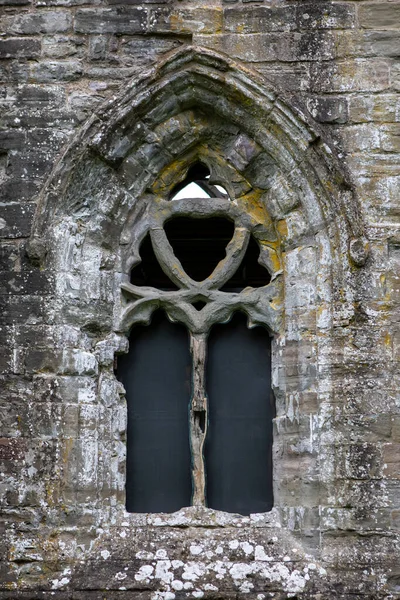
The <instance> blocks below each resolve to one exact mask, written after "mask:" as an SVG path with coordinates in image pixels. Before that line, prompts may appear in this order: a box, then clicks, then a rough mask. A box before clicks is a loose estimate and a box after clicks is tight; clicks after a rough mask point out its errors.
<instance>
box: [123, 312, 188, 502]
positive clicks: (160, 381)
mask: <svg viewBox="0 0 400 600" xmlns="http://www.w3.org/2000/svg"><path fill="white" fill-rule="evenodd" d="M118 376H119V379H120V380H121V381H122V383H123V384H124V386H125V388H126V396H127V402H128V436H127V482H126V508H127V510H128V511H129V512H173V511H175V510H178V509H180V508H181V507H183V506H189V505H190V499H191V493H192V485H191V474H190V447H189V425H188V405H189V400H190V386H191V383H190V377H191V361H190V354H189V342H188V334H187V331H186V329H185V328H184V327H183V326H181V325H176V324H172V323H170V322H169V321H168V320H167V318H166V315H165V314H164V313H162V312H157V313H155V314H154V316H153V319H152V322H151V324H150V325H149V326H147V327H146V326H138V327H134V328H133V330H132V333H131V335H130V349H129V353H128V354H127V355H123V356H120V357H118Z"/></svg>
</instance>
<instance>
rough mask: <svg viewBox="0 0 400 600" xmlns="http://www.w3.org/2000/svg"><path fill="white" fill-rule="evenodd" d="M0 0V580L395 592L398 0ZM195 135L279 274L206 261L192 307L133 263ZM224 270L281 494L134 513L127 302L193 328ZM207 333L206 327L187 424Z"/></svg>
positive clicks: (41, 594)
mask: <svg viewBox="0 0 400 600" xmlns="http://www.w3.org/2000/svg"><path fill="white" fill-rule="evenodd" d="M0 4H1V5H2V6H3V9H2V14H1V17H0V18H1V30H2V37H1V39H0V58H3V59H4V60H3V61H2V64H1V66H0V113H1V117H0V262H1V267H2V268H1V271H0V288H1V293H0V328H1V350H0V372H1V374H0V380H1V383H0V423H1V425H0V429H1V431H0V437H1V439H0V459H2V469H1V472H2V476H3V481H2V484H1V487H0V502H1V506H2V518H1V520H0V599H2V600H5V599H7V600H17V599H20V600H33V598H35V600H36V599H39V598H41V599H43V600H50V599H53V598H54V599H55V600H72V599H73V600H103V598H107V600H117V599H118V600H128V599H129V600H131V598H132V597H133V596H134V598H135V600H136V599H137V600H155V599H158V600H174V598H175V600H179V599H180V598H181V597H182V598H183V596H185V597H186V596H187V597H188V598H190V599H192V598H200V597H202V598H204V600H215V599H216V598H218V599H221V600H231V599H232V598H233V597H235V598H237V599H238V600H244V599H245V598H246V599H247V600H263V599H264V596H265V597H267V596H271V597H272V596H273V597H274V598H276V599H278V598H279V600H286V599H287V598H289V597H296V598H299V600H300V599H301V600H321V598H324V599H325V598H326V599H330V598H331V597H335V598H336V597H337V598H338V599H340V600H349V599H350V598H352V599H353V598H359V599H360V600H394V598H397V596H398V594H399V589H400V583H399V582H400V565H399V564H398V560H397V556H398V540H399V537H398V536H399V532H400V516H399V515H400V501H399V498H400V475H399V472H400V469H399V444H400V417H399V407H398V405H399V401H398V390H399V388H400V375H399V364H400V333H399V332H400V326H399V308H400V294H399V292H400V276H399V273H400V210H399V197H400V174H399V173H400V143H399V138H400V133H399V123H400V97H399V93H398V92H399V89H400V75H399V73H400V69H399V67H398V65H397V62H396V59H397V58H398V56H399V53H400V48H399V39H400V37H399V29H400V25H399V18H398V12H399V2H398V1H397V0H396V1H388V0H382V1H381V2H378V1H377V0H371V1H369V2H360V1H358V2H355V1H354V2H353V1H351V2H347V1H346V2H345V1H343V2H342V1H335V2H333V1H331V0H319V1H318V2H310V1H303V2H288V3H279V2H272V1H270V0H264V1H261V2H252V0H223V1H220V0H215V1H214V2H210V1H207V0H193V1H191V2H187V1H184V0H180V1H179V2H178V1H177V2H167V1H166V0H159V1H158V0H143V2H139V0H127V1H126V2H122V1H120V0H105V1H104V2H100V3H99V2H98V0H37V1H36V2H35V3H34V6H33V5H32V7H31V6H30V0H0ZM192 43H193V44H194V45H195V46H196V48H195V49H193V48H191V47H189V44H192ZM200 47H202V48H203V49H200ZM204 48H208V50H205V49H204ZM153 66H154V67H155V68H154V69H152V67H153ZM196 160H198V161H201V162H202V163H204V164H205V165H207V167H208V168H209V169H210V171H211V176H210V178H211V179H212V181H213V182H214V183H218V184H219V185H222V186H223V187H224V188H226V189H227V191H228V193H229V196H230V198H231V200H229V201H228V205H227V206H226V205H224V206H220V205H218V208H217V212H218V215H219V216H220V215H223V214H225V211H226V210H228V212H229V214H230V218H231V220H234V221H235V222H236V224H237V225H239V224H240V227H242V228H243V229H246V228H247V227H251V228H253V230H254V231H253V230H252V231H253V234H254V239H256V241H257V243H258V244H259V246H260V254H259V257H258V258H259V261H260V264H262V265H263V266H264V268H265V267H266V268H267V269H268V271H269V273H270V276H271V279H272V282H271V283H270V284H268V285H267V286H266V289H265V290H264V291H260V290H259V289H257V294H258V295H257V294H256V295H255V294H254V291H253V290H251V289H249V288H247V290H243V291H242V292H237V293H236V296H234V297H233V298H232V297H231V296H232V294H231V293H230V292H217V291H216V290H215V289H203V287H204V286H203V287H202V286H201V285H200V287H202V289H201V294H200V296H201V298H198V297H196V298H195V297H194V296H193V297H192V298H191V300H192V301H193V302H195V303H197V302H199V301H203V302H205V300H207V302H206V303H205V307H201V308H202V310H198V309H195V308H193V314H194V315H195V317H193V320H192V321H190V320H189V321H190V322H189V321H188V320H187V319H188V315H189V312H188V310H187V299H186V300H185V302H186V304H185V302H183V303H182V304H181V306H180V309H179V310H180V311H181V312H179V311H178V310H177V305H176V301H175V300H171V299H170V298H169V299H166V296H168V294H170V295H171V294H174V293H175V292H165V291H164V290H157V295H156V296H153V297H152V298H150V300H149V296H148V294H150V293H153V292H151V288H150V292H149V291H148V290H149V288H146V286H139V291H137V290H134V291H132V288H131V287H129V284H128V283H127V282H128V281H129V274H130V268H131V266H132V264H137V261H138V256H139V254H138V251H139V247H140V243H141V241H142V239H143V238H144V236H145V234H146V232H147V229H148V227H149V226H150V225H151V223H153V224H154V222H155V221H157V219H161V215H164V218H167V216H166V215H170V216H171V215H172V213H171V214H170V212H169V211H171V210H173V202H174V201H172V202H166V204H165V206H164V205H162V209H160V210H154V214H151V215H150V213H151V211H150V207H153V208H154V207H155V206H159V207H160V206H161V204H160V205H158V204H157V203H158V202H162V201H163V199H167V198H168V197H170V194H171V192H172V190H173V189H174V186H176V185H177V184H179V183H180V182H182V181H183V180H184V178H185V176H186V172H187V170H188V169H189V168H190V166H191V165H192V164H193V162H194V161H196ZM51 173H52V174H51ZM48 176H50V179H49V180H48V182H47V183H46V182H45V180H46V178H47V177H48ZM211 185H213V184H211ZM160 199H161V200H160ZM217 202H218V200H217V201H214V202H210V206H211V207H212V209H213V210H215V209H216V206H217ZM175 206H177V205H175ZM181 208H182V210H184V213H185V217H187V216H190V215H193V211H194V213H195V215H196V217H203V218H204V217H205V216H206V211H205V202H204V203H203V205H202V206H201V202H199V201H189V202H187V203H186V204H185V205H184V206H183V205H182V206H181ZM239 213H240V214H239ZM161 220H162V219H161ZM155 229H156V230H157V227H156V228H155ZM160 231H161V229H160ZM156 235H157V233H154V237H156ZM28 241H29V244H28ZM236 244H237V240H236V241H235V242H234V243H232V244H231V245H230V246H229V249H228V250H227V254H228V256H229V257H231V258H232V256H231V254H230V252H231V249H232V248H233V247H235V248H236V250H237V249H238V246H237V245H236ZM156 245H157V243H156ZM168 251H169V249H168V246H167V245H165V244H164V246H163V250H162V251H161V252H159V254H160V256H161V259H160V260H161V261H163V260H164V262H165V261H166V262H167V263H168V260H167V259H166V257H167V255H168ZM170 258H171V257H170ZM163 264H164V263H163ZM168 265H169V266H168ZM225 266H226V265H225ZM175 267H176V265H175V266H174V264H173V263H172V262H171V261H169V263H168V264H164V268H165V269H166V270H167V271H168V269H170V270H171V269H172V272H173V274H174V273H175V275H174V277H175V278H176V279H177V280H178V281H180V279H179V278H180V277H182V273H180V272H179V269H178V270H177V271H176V268H175ZM219 268H221V267H219ZM121 286H122V289H123V292H122V293H121ZM196 286H197V287H196ZM189 288H190V289H191V290H192V291H189V294H190V293H192V294H193V293H194V292H193V290H194V289H196V290H197V292H198V291H199V286H198V282H197V283H195V285H194V286H193V285H192V286H189ZM197 292H196V293H197ZM185 293H186V292H185ZM219 293H220V294H221V295H222V296H221V297H220V298H219V299H218V302H219V303H220V304H219V307H220V309H221V310H223V311H225V312H224V315H225V316H224V315H222V316H221V315H220V319H222V320H226V319H227V318H228V317H229V314H228V312H227V310H228V309H227V301H228V299H229V302H232V303H233V304H231V305H230V308H229V310H233V308H234V309H235V310H238V309H240V310H245V309H246V310H247V312H248V315H253V317H254V315H256V317H257V319H259V320H260V319H262V318H264V319H266V318H267V317H266V315H268V319H269V320H268V321H267V323H268V328H269V333H270V335H271V338H272V389H273V393H274V398H275V409H276V418H275V419H274V433H273V468H274V489H273V492H274V508H273V510H271V511H270V512H267V513H263V514H257V515H250V516H241V515H236V514H231V513H224V512H222V511H214V510H212V509H210V508H206V507H204V506H199V507H196V506H191V507H184V508H182V509H181V510H179V511H177V512H176V513H172V514H170V513H164V514H135V513H128V512H127V511H126V510H125V485H126V470H127V469H126V451H127V439H126V438H127V433H126V428H127V410H126V398H125V390H124V388H123V386H122V384H121V383H120V382H119V381H118V380H117V379H116V377H115V373H114V368H115V367H116V366H118V357H117V355H119V354H120V353H125V352H126V351H127V349H128V348H127V322H128V321H129V318H130V317H129V318H128V317H127V320H126V321H123V319H122V317H121V315H122V309H126V310H128V309H129V310H130V308H129V307H132V305H133V304H135V303H136V302H138V304H137V305H135V306H136V308H135V310H134V311H133V312H131V317H132V315H133V314H134V313H135V311H136V313H135V315H136V316H135V318H137V317H139V318H143V319H144V320H146V319H147V318H148V317H149V315H150V313H151V311H153V310H155V309H156V308H160V307H162V306H163V307H164V308H165V307H166V306H167V305H168V310H169V311H171V314H170V316H172V317H174V318H176V320H178V321H179V320H182V319H183V318H186V322H187V323H189V324H188V327H189V329H191V330H193V327H194V326H199V323H203V325H204V323H206V326H207V327H209V326H210V322H211V321H210V316H208V317H207V318H205V315H206V314H207V311H211V308H212V306H211V304H212V302H215V299H214V296H215V297H216V296H217V294H219ZM135 294H136V295H135ZM141 296H143V298H142V300H141V301H138V298H139V297H141ZM255 296H256V297H255ZM204 298H205V300H204ZM146 303H147V308H146V309H145V308H144V307H145V306H146ZM168 303H169V304H168ZM235 303H236V304H235ZM189 304H190V303H189ZM182 307H185V310H186V313H185V314H186V316H185V317H183V316H182V311H183V312H184V310H183V308H182ZM214 307H215V304H214ZM146 310H147V313H146ZM195 310H196V312H194V311H195ZM140 311H142V312H140ZM174 311H176V312H174ZM190 314H192V313H190ZM221 314H222V313H221ZM277 314H279V318H275V317H274V318H273V319H272V316H271V315H275V316H276V315H277ZM250 320H251V319H250ZM256 322H257V321H256ZM196 324H197V325H196ZM253 324H254V323H253ZM249 325H251V323H250V324H249ZM149 327H150V328H151V325H150V326H149ZM205 351H206V344H205V342H204V338H202V337H200V338H198V337H197V338H196V339H195V341H194V342H193V344H192V353H193V354H192V356H193V359H194V362H195V367H196V368H195V370H194V379H195V381H194V384H193V398H192V400H191V405H190V406H191V412H190V415H191V436H192V438H191V439H192V443H193V444H194V445H195V444H196V443H198V442H199V441H202V440H203V441H204V435H205V436H207V433H206V434H205V432H204V431H203V432H202V433H200V430H199V429H196V423H197V422H195V421H194V419H193V414H194V413H193V407H194V408H196V407H197V409H199V410H204V409H205V408H207V407H206V402H205V400H204V395H205V394H203V393H202V392H203V391H204V390H206V389H207V377H205V378H204V374H205V371H203V370H202V365H204V363H205ZM116 358H117V360H116ZM196 361H197V362H196ZM189 379H190V376H189ZM188 386H190V382H189V383H188ZM189 400H190V390H189V389H188V399H187V404H188V405H189ZM197 409H196V410H197ZM248 410H250V407H249V408H248ZM209 425H210V426H211V425H212V424H209ZM200 429H201V428H200ZM194 433H195V435H194ZM193 435H194V437H193ZM129 443H130V440H129V436H128V448H129ZM192 454H193V464H194V466H195V470H196V469H197V470H196V473H200V474H201V476H202V479H201V481H202V482H203V484H202V485H203V488H204V483H205V482H206V480H205V478H204V464H202V461H204V460H205V461H206V462H207V452H206V454H205V458H203V457H202V453H201V451H199V448H198V447H196V448H195V449H194V451H193V453H192ZM206 466H207V465H206ZM203 488H201V486H199V485H197V487H196V489H195V492H196V501H200V502H204V494H203V495H201V494H199V491H200V492H201V489H203Z"/></svg>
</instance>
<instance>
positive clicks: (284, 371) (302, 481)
mask: <svg viewBox="0 0 400 600" xmlns="http://www.w3.org/2000/svg"><path fill="white" fill-rule="evenodd" d="M196 160H201V161H202V162H204V163H205V164H207V166H208V167H209V168H210V170H211V177H212V180H213V181H214V182H215V183H219V184H221V185H223V186H224V187H225V188H226V189H227V190H228V192H229V194H230V196H231V198H232V199H233V200H234V201H235V202H236V203H239V204H240V205H241V207H242V208H243V211H244V212H246V214H247V215H248V219H249V223H250V225H251V227H252V230H253V231H254V233H255V235H256V236H257V235H258V234H259V239H258V241H259V243H260V246H261V249H262V253H261V254H262V260H264V262H265V265H266V266H267V267H268V268H269V270H270V272H271V275H272V278H273V281H272V283H271V284H270V285H271V287H270V288H269V290H271V296H270V297H269V298H268V300H270V301H271V311H272V312H273V314H274V315H275V317H274V318H272V317H271V319H270V322H269V324H270V328H271V330H272V331H273V333H274V336H275V338H274V339H275V341H274V350H273V353H274V374H273V380H274V390H275V394H276V399H277V418H276V432H277V435H276V442H275V468H276V481H275V485H276V490H275V498H276V507H275V509H274V510H273V511H272V513H271V515H269V516H268V517H264V519H265V522H266V523H267V524H268V527H274V526H275V525H276V526H277V527H278V524H279V528H283V529H287V530H290V528H291V525H290V523H291V522H292V521H293V519H294V520H296V519H301V518H302V515H303V514H304V513H302V512H301V510H300V509H299V508H298V507H299V505H300V498H301V506H302V507H303V508H304V507H306V509H310V511H311V513H312V511H313V509H315V507H317V506H319V505H321V504H324V503H328V501H329V477H330V475H329V468H328V467H327V469H326V470H325V472H324V474H323V475H322V474H321V472H320V469H319V460H320V454H319V450H320V448H321V447H322V446H323V444H324V443H325V441H324V440H325V438H324V436H325V433H326V432H324V430H323V428H321V427H320V421H319V419H318V412H319V411H320V410H321V406H323V405H324V403H325V405H326V404H329V401H330V397H331V393H332V387H331V383H330V368H331V366H332V365H331V362H330V361H331V350H332V343H333V342H332V336H331V331H332V327H333V324H334V322H335V320H336V319H338V318H342V317H343V315H345V318H351V315H352V313H353V310H354V309H353V292H354V284H353V279H354V270H355V268H356V266H357V265H358V266H360V265H362V264H363V262H364V261H365V260H366V258H367V250H368V246H367V242H366V240H365V235H364V229H363V223H362V218H361V215H360V212H359V208H358V202H357V198H356V197H355V195H354V192H353V189H352V185H351V182H350V180H349V178H348V176H347V173H346V170H345V168H344V167H343V165H342V164H341V157H340V156H338V155H337V154H336V152H335V150H334V149H333V147H332V146H331V145H329V144H328V142H327V141H326V135H325V133H324V132H323V131H322V130H321V129H320V128H319V127H318V126H317V125H315V124H314V123H312V121H311V119H310V118H309V117H308V116H307V115H305V114H302V113H301V111H300V110H299V109H297V108H295V107H293V106H292V105H291V103H290V102H289V101H288V100H287V99H286V98H285V97H284V96H283V95H282V94H279V93H278V92H277V91H276V90H275V89H273V87H272V86H271V85H270V84H269V83H268V82H267V81H266V80H265V79H264V78H262V77H260V76H259V75H257V74H255V73H253V72H251V71H249V70H248V69H246V68H245V67H243V66H242V65H238V64H237V63H235V62H234V61H231V60H230V59H228V58H227V57H224V56H221V55H219V54H216V53H215V52H212V51H210V50H204V49H199V48H185V49H183V50H180V51H178V52H176V53H174V54H172V55H171V56H169V57H168V58H167V59H166V60H165V61H164V62H163V63H162V64H160V65H158V66H156V67H155V68H153V69H152V70H150V71H149V72H147V73H145V74H144V75H143V76H142V77H141V78H139V79H138V80H135V81H134V82H132V83H131V84H130V85H129V86H128V88H127V89H126V90H124V91H123V93H122V94H120V95H119V96H118V97H117V98H115V99H112V100H110V101H109V102H108V103H107V104H106V105H105V106H104V107H103V109H102V110H100V111H99V112H98V113H96V114H95V115H93V116H92V118H91V119H90V120H89V122H88V123H87V124H86V125H85V126H84V127H83V128H82V130H81V132H80V133H79V134H78V136H77V137H76V139H75V140H74V141H73V142H72V144H71V145H70V146H69V147H68V148H67V150H66V152H65V153H64V155H63V156H62V157H61V158H60V160H59V162H58V164H57V165H56V166H55V169H54V172H53V174H52V176H51V178H50V181H49V182H48V184H47V186H46V189H45V190H44V192H43V194H42V196H41V198H40V201H39V205H38V210H37V215H36V219H35V223H34V227H33V236H32V242H31V245H30V255H31V258H32V260H36V261H40V262H41V263H42V264H43V265H46V267H47V268H48V269H49V270H51V271H52V272H53V273H54V278H55V292H54V301H53V302H52V304H51V306H50V308H49V313H50V315H51V319H52V321H53V322H54V323H55V324H56V325H57V326H62V327H63V328H64V329H65V330H66V331H67V332H68V336H67V337H68V340H67V343H65V339H66V338H65V336H64V338H63V340H61V338H60V339H59V341H58V342H57V343H58V345H59V346H62V345H63V347H62V356H63V359H62V363H61V365H60V370H59V374H60V376H61V377H69V378H70V380H71V379H72V378H75V379H76V381H77V384H76V385H77V386H86V387H87V389H90V390H92V391H93V395H92V400H90V402H88V403H87V405H85V406H83V407H81V408H80V411H81V414H82V415H83V416H82V423H83V424H82V430H81V434H80V437H79V438H77V439H76V440H75V442H74V444H75V445H74V446H73V448H72V449H71V446H69V449H67V444H66V443H65V442H63V441H62V440H61V441H60V444H61V446H62V445H63V444H64V446H65V447H64V446H62V447H61V449H60V455H63V456H66V459H65V460H66V467H65V471H64V478H63V480H62V483H61V485H60V490H59V499H61V498H65V497H68V498H72V502H73V503H75V504H76V506H79V510H85V507H86V509H87V510H88V511H90V512H91V514H95V517H93V518H95V520H96V522H97V523H99V522H101V523H103V524H104V523H107V521H108V520H110V519H111V521H112V522H113V523H120V522H122V520H123V519H127V518H128V517H127V516H126V514H125V512H124V481H125V476H124V452H125V450H124V447H125V445H124V432H125V406H124V400H123V390H122V389H121V386H120V385H119V384H118V382H117V381H116V379H115V377H114V373H113V360H114V354H115V353H118V352H123V351H124V349H125V348H126V337H125V334H126V332H127V330H128V328H129V326H130V324H131V323H130V322H125V321H124V320H123V317H122V316H121V315H122V312H121V285H122V284H123V283H124V282H126V281H127V277H128V275H129V270H130V268H131V267H132V266H133V265H134V264H135V263H136V262H137V261H138V260H139V257H138V255H137V247H138V243H139V242H140V240H141V239H143V237H144V236H145V234H146V232H147V229H146V228H147V227H148V216H146V215H147V212H146V211H148V206H149V204H150V202H151V201H152V199H154V198H165V197H167V196H168V194H169V192H170V191H171V190H172V188H173V187H174V185H176V183H177V182H179V181H182V180H183V179H184V177H185V175H186V173H187V171H188V169H189V167H190V166H191V164H192V163H193V162H194V161H196ZM145 217H146V218H145ZM146 219H147V220H146ZM142 224H144V225H142ZM265 231H268V232H269V233H268V236H267V237H266V238H265V237H263V236H264V234H265ZM93 423H95V425H93ZM110 423H111V426H110ZM88 441H90V444H92V446H93V451H92V453H91V454H88V452H87V447H88ZM77 464H80V465H81V467H80V468H81V471H82V472H81V473H80V474H79V473H77V470H76V467H75V466H74V465H77ZM74 469H75V471H74ZM77 482H78V484H79V485H78V484H77ZM312 514H314V513H312ZM110 515H111V516H110ZM160 518H161V517H160ZM191 518H192V517H186V516H180V517H165V520H164V521H163V522H164V523H165V524H167V525H168V524H170V525H173V524H174V523H178V524H179V523H180V522H182V519H183V521H184V522H185V523H191V521H190V519H191ZM195 518H196V519H200V520H198V521H197V524H200V525H201V524H207V523H209V522H211V521H212V519H214V518H217V520H218V519H220V522H221V524H223V523H226V522H228V523H229V519H228V521H224V519H225V517H220V516H219V517H218V516H217V517H212V518H211V517H210V515H209V514H204V515H203V516H202V517H198V516H196V517H193V519H195ZM129 519H130V521H129V522H130V523H132V524H135V523H136V522H137V523H139V522H147V523H154V522H155V521H154V519H155V517H148V518H147V520H145V521H143V519H142V521H135V517H134V516H133V515H130V516H129ZM174 519H175V520H174ZM185 519H186V521H185ZM315 527H316V528H317V527H318V525H317V524H316V525H315Z"/></svg>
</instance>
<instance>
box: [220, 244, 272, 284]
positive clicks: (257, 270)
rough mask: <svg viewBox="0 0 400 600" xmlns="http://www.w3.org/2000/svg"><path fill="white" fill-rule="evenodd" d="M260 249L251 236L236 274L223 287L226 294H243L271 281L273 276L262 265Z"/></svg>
mask: <svg viewBox="0 0 400 600" xmlns="http://www.w3.org/2000/svg"><path fill="white" fill-rule="evenodd" d="M259 256H260V248H259V246H258V244H257V242H256V240H255V239H254V237H253V236H252V235H251V236H250V239H249V244H248V246H247V250H246V254H245V255H244V258H243V260H242V262H241V263H240V266H239V268H238V270H237V271H236V272H235V274H234V275H233V276H232V277H231V278H230V279H229V281H227V282H226V283H225V285H223V286H222V287H221V290H222V291H224V292H241V291H242V290H243V289H244V288H245V287H248V286H249V287H254V288H258V287H263V286H264V285H267V284H268V283H269V282H270V281H271V275H270V274H269V272H268V271H267V269H266V268H265V267H263V266H262V265H260V263H259V262H258V257H259Z"/></svg>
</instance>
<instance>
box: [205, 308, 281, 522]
mask: <svg viewBox="0 0 400 600" xmlns="http://www.w3.org/2000/svg"><path fill="white" fill-rule="evenodd" d="M206 379H207V391H208V398H209V426H208V433H207V438H206V448H205V460H206V470H207V501H208V506H209V507H211V508H215V509H218V510H225V511H228V512H237V513H239V514H242V515H248V514H250V513H257V512H266V511H269V510H271V508H272V505H273V494H272V419H273V417H274V404H273V400H272V393H271V341H270V337H269V335H268V332H267V330H266V329H264V328H262V327H256V328H255V329H247V325H246V317H245V315H243V314H240V313H237V314H235V315H234V317H233V318H232V320H231V322H230V323H228V324H226V325H216V326H214V327H213V329H212V330H211V334H210V337H209V345H208V361H207V378H206Z"/></svg>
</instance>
